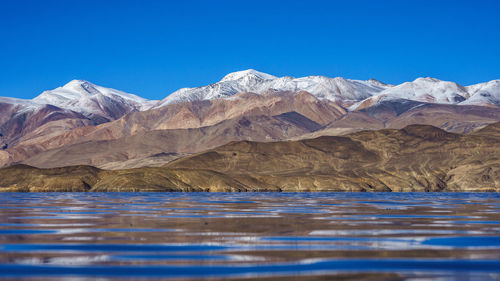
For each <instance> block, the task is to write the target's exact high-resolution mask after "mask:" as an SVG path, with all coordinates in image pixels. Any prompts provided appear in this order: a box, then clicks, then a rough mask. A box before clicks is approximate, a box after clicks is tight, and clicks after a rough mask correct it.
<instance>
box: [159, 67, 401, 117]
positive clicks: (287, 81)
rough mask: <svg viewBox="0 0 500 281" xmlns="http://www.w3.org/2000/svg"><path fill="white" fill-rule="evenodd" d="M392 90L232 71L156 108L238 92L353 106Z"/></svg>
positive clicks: (346, 81)
mask: <svg viewBox="0 0 500 281" xmlns="http://www.w3.org/2000/svg"><path fill="white" fill-rule="evenodd" d="M390 87H392V85H387V84H384V83H382V82H379V81H377V80H374V79H371V80H367V81H360V80H351V79H344V78H341V77H336V78H328V77H325V76H307V77H302V78H294V77H289V76H285V77H276V76H273V75H270V74H266V73H262V72H259V71H256V70H253V69H249V70H244V71H238V72H233V73H230V74H228V75H226V76H225V77H224V78H222V80H221V81H219V82H217V83H215V84H211V85H208V86H204V87H197V88H183V89H180V90H177V91H176V92H174V93H172V94H171V95H169V96H167V97H166V98H165V99H163V100H162V101H160V102H159V103H158V104H157V105H155V108H159V107H163V106H165V105H168V104H172V103H179V102H190V101H197V100H211V99H217V98H226V97H230V96H232V95H235V94H237V93H240V92H253V93H257V94H262V93H264V92H267V91H269V90H275V91H292V92H299V91H307V92H309V93H311V94H313V95H314V96H316V97H318V98H320V99H328V100H331V101H336V102H340V103H342V104H352V103H354V102H356V101H359V100H362V99H365V98H368V97H370V96H372V95H374V94H376V93H379V92H381V91H383V90H385V89H388V88H390Z"/></svg>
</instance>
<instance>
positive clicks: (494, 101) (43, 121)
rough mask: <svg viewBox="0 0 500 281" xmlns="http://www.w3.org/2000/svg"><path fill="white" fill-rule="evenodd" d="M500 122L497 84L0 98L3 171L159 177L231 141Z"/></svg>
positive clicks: (425, 82)
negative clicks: (132, 171)
mask: <svg viewBox="0 0 500 281" xmlns="http://www.w3.org/2000/svg"><path fill="white" fill-rule="evenodd" d="M498 121H500V80H493V81H489V82H486V83H480V84H475V85H470V86H462V85H459V84H457V83H455V82H448V81H441V80H438V79H434V78H418V79H416V80H414V81H412V82H405V83H402V84H400V85H391V84H386V83H383V82H380V81H378V80H375V79H370V80H366V81H363V80H352V79H344V78H341V77H336V78H328V77H325V76H307V77H301V78H294V77H288V76H285V77H276V76H273V75H270V74H266V73H262V72H258V71H255V70H251V69H250V70H245V71H239V72H234V73H230V74H228V75H226V76H225V77H223V78H222V80H220V81H219V82H217V83H214V84H211V85H207V86H203V87H197V88H183V89H179V90H177V91H175V92H174V93H172V94H170V95H168V96H167V97H166V98H164V99H163V100H161V101H156V100H148V99H144V98H141V97H139V96H137V95H133V94H130V93H126V92H123V91H119V90H114V89H110V88H105V87H101V86H97V85H95V84H92V83H90V82H88V81H84V80H73V81H71V82H69V83H68V84H66V85H64V86H62V87H59V88H56V89H54V90H50V91H45V92H43V93H41V94H40V95H39V96H37V97H35V98H34V99H32V100H21V99H15V98H8V97H1V98H0V166H9V165H13V164H28V165H31V166H35V167H38V168H53V167H62V166H72V165H91V166H95V167H99V168H102V169H127V168H139V167H145V166H155V167H159V166H164V165H167V164H168V163H170V162H172V161H173V160H175V159H178V158H182V159H184V157H189V155H191V154H196V153H201V152H203V151H206V150H210V149H215V148H217V147H220V146H222V145H225V144H228V143H230V142H234V141H256V142H280V141H303V140H306V139H313V138H318V137H324V136H340V135H346V134H352V133H356V132H359V131H365V130H381V129H403V128H405V127H407V126H410V125H415V124H420V125H432V126H434V127H437V128H440V129H443V130H445V131H447V132H450V133H459V134H472V133H474V132H476V131H478V130H479V129H481V128H484V127H485V126H487V125H488V124H492V123H495V122H498ZM176 161H177V160H176Z"/></svg>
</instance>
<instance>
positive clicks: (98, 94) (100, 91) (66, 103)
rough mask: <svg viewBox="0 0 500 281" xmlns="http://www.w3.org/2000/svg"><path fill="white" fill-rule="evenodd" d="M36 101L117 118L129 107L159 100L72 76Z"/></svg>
mask: <svg viewBox="0 0 500 281" xmlns="http://www.w3.org/2000/svg"><path fill="white" fill-rule="evenodd" d="M33 102H35V103H37V104H51V105H54V106H57V107H60V108H64V109H69V110H72V111H75V112H79V113H82V114H84V115H98V116H102V117H105V118H108V119H110V120H114V119H117V118H120V117H121V116H123V115H124V114H126V113H128V112H130V111H135V110H146V109H149V108H150V107H151V106H152V105H154V104H155V103H156V102H157V101H150V100H147V99H144V98H141V97H139V96H136V95H133V94H129V93H125V92H122V91H118V90H115V89H111V88H105V87H101V86H97V85H95V84H92V83H90V82H88V81H84V80H73V81H71V82H69V83H68V84H66V85H64V86H63V87H59V88H56V89H54V90H50V91H45V92H43V93H42V94H40V95H39V96H38V97H36V98H34V99H33Z"/></svg>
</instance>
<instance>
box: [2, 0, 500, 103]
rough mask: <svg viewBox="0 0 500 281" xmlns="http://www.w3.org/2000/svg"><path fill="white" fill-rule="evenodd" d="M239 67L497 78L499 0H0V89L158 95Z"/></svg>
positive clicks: (392, 79) (6, 92) (28, 94)
mask: <svg viewBox="0 0 500 281" xmlns="http://www.w3.org/2000/svg"><path fill="white" fill-rule="evenodd" d="M247 68H254V69H257V70H260V71H263V72H267V73H270V74H274V75H278V76H283V75H290V76H296V77H299V76H306V75H317V74H321V75H326V76H330V77H335V76H343V77H346V78H353V79H368V78H376V79H379V80H382V81H384V82H388V83H400V82H403V81H409V80H414V79H415V78H417V77H420V76H431V77H436V78H440V79H443V80H453V81H456V82H459V83H461V84H464V85H468V84H472V83H477V82H483V81H488V80H492V79H500V1H495V0H492V1H484V0H471V1H460V0H454V1H444V0H443V1H438V0H433V1H424V0H418V1H406V0H399V1H374V0H372V1H352V0H349V1H347V0H344V1H314V0H305V1H291V0H286V1H271V0H267V1H259V0H252V1H234V0H232V1H216V0H211V1H146V0H141V1H135V0H134V1H127V0H119V1H113V0H109V1H105V0H99V1H94V0H84V1H77V0H60V1H54V0H43V1H39V0H36V1H23V0H10V1H9V0H0V96H13V97H20V98H32V97H34V96H36V95H38V94H39V93H40V92H41V91H43V90H47V89H52V88H56V87H58V86H61V85H64V84H65V83H67V82H68V81H70V80H72V79H85V80H89V81H91V82H94V83H96V84H98V85H102V86H107V87H113V88H116V89H120V90H125V91H128V92H131V93H135V94H138V95H141V96H144V97H146V98H151V99H161V98H164V97H165V96H167V95H168V94H169V93H171V92H173V91H174V90H176V89H178V88H181V87H194V86H203V85H206V84H210V83H213V82H216V81H218V80H219V79H221V78H222V76H224V74H226V73H229V72H233V71H237V70H243V69H247Z"/></svg>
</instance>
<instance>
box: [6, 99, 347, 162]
mask: <svg viewBox="0 0 500 281" xmlns="http://www.w3.org/2000/svg"><path fill="white" fill-rule="evenodd" d="M288 112H296V113H298V114H299V115H300V116H304V117H305V119H303V121H304V122H302V124H300V125H299V124H298V122H295V123H297V126H298V127H301V128H302V129H306V131H305V132H310V131H312V130H315V129H317V128H319V126H318V124H319V125H325V124H328V123H329V122H331V121H333V120H335V119H337V118H340V117H341V116H342V115H343V114H345V110H344V109H343V108H342V107H340V106H338V105H337V104H335V103H333V102H331V101H326V100H319V99H317V98H316V97H314V96H312V95H311V94H309V93H307V92H299V93H291V92H270V93H267V94H264V95H257V94H252V93H240V94H238V95H235V96H233V97H231V99H218V100H210V101H196V102H186V103H178V104H172V105H168V106H165V107H162V108H158V109H153V110H149V111H141V112H132V113H130V114H127V115H125V116H124V117H123V118H121V119H119V120H116V121H113V122H108V123H105V124H101V125H98V126H86V127H82V128H77V129H74V130H71V131H62V130H61V131H59V132H51V133H38V134H37V133H34V134H31V135H29V137H27V138H24V139H22V140H21V141H20V142H19V143H18V144H17V145H16V146H15V147H11V148H9V149H7V150H5V151H4V153H7V154H8V157H7V159H8V161H3V162H0V166H1V165H8V164H10V163H16V162H21V161H23V160H25V159H27V158H29V157H32V156H34V155H37V154H38V153H41V152H43V151H47V150H50V149H56V148H59V147H63V146H67V145H73V144H78V143H86V142H91V141H104V140H113V139H119V138H123V137H128V136H133V135H136V134H144V133H146V132H149V131H152V130H170V129H188V128H200V127H208V126H214V125H216V124H218V123H221V122H224V121H226V120H231V119H237V118H243V117H251V116H267V117H272V116H277V115H280V114H284V113H288ZM295 117H296V116H295ZM295 117H294V116H286V115H284V116H282V117H281V118H282V121H283V122H288V121H286V120H285V119H286V118H295ZM306 119H307V120H309V121H307V120H306ZM297 121H298V120H297ZM304 126H306V127H307V126H311V127H310V128H309V127H308V128H305V127H304ZM261 128H262V129H263V131H262V132H259V133H258V134H265V132H266V130H267V129H266V128H264V126H261ZM269 130H271V131H272V130H273V129H269ZM43 132H46V131H43ZM292 135H293V136H295V134H292ZM286 138H287V136H286V135H283V136H282V137H280V138H275V139H286ZM236 139H241V138H236ZM255 139H259V140H264V139H260V138H258V136H256V137H255ZM231 140H235V138H228V140H227V141H226V142H228V141H231ZM224 143H225V142H224ZM220 144H222V143H218V145H220ZM207 148H208V147H207ZM205 149H206V148H205ZM192 152H193V151H192ZM0 156H1V155H0ZM0 161H2V159H1V157H0ZM79 164H82V163H79Z"/></svg>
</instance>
